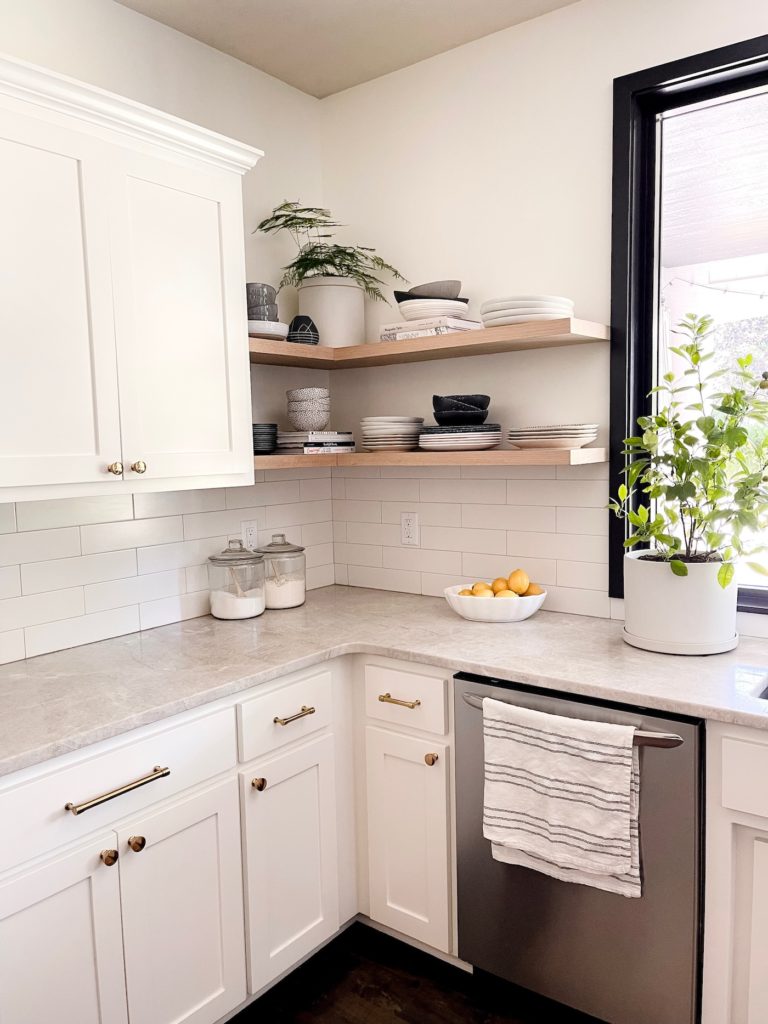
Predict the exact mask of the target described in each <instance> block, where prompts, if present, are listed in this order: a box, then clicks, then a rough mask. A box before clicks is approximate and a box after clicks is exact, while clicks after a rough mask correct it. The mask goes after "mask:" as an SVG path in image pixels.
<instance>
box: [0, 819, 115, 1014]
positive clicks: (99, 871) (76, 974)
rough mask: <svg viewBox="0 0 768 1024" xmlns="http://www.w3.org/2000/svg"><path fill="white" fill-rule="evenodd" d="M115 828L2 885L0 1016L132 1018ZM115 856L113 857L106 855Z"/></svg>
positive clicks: (0, 892) (0, 908)
mask: <svg viewBox="0 0 768 1024" xmlns="http://www.w3.org/2000/svg"><path fill="white" fill-rule="evenodd" d="M114 845H115V836H114V833H113V832H109V833H107V834H106V835H102V836H97V837H95V838H94V839H93V840H92V842H91V843H90V844H89V845H88V846H86V847H81V848H80V849H78V850H76V851H74V852H72V853H68V854H66V855H64V856H62V857H59V858H57V859H55V860H51V861H48V862H47V863H46V864H45V865H43V866H41V867H39V868H37V869H35V870H33V871H29V872H26V873H24V874H20V875H17V876H15V877H14V878H12V879H10V880H9V881H7V882H5V883H3V884H1V885H0V1021H2V1022H3V1024H43V1022H44V1021H57V1022H59V1024H127V1020H128V1015H127V1010H126V1005H125V975H124V971H123V942H122V934H121V930H120V875H119V870H118V865H117V863H116V862H115V863H112V864H110V865H109V866H108V865H107V864H105V863H104V861H103V860H102V859H101V857H100V854H101V851H102V850H109V851H113V849H114ZM108 859H111V858H108Z"/></svg>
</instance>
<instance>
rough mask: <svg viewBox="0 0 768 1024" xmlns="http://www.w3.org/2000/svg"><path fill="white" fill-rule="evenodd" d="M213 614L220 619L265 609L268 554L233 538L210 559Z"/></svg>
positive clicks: (255, 612) (245, 617) (239, 617)
mask: <svg viewBox="0 0 768 1024" xmlns="http://www.w3.org/2000/svg"><path fill="white" fill-rule="evenodd" d="M208 583H209V586H210V590H211V615H213V617H214V618H216V619H252V618H253V617H254V616H255V615H261V613H262V612H263V611H264V557H263V556H262V555H260V554H258V553H257V552H255V551H249V550H248V548H246V547H244V546H243V542H242V541H241V540H231V541H230V542H229V544H228V545H227V547H226V548H225V549H224V551H221V552H219V554H218V555H211V556H210V558H209V559H208Z"/></svg>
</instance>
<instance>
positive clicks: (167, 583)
mask: <svg viewBox="0 0 768 1024" xmlns="http://www.w3.org/2000/svg"><path fill="white" fill-rule="evenodd" d="M196 568H200V567H199V566H198V567H196ZM202 568H203V570H205V566H202ZM189 571H190V570H189V569H188V570H187V572H189ZM206 586H207V577H206ZM188 589H191V588H190V587H189V586H188V582H187V579H186V578H185V576H184V570H183V569H172V570H170V571H169V572H158V573H150V574H149V575H147V576H130V577H129V578H128V579H124V580H111V581H110V582H107V583H90V584H88V586H86V587H85V610H86V612H89V613H90V612H103V611H107V610H108V609H110V608H124V607H126V606H127V605H129V604H141V603H142V602H143V601H152V600H156V599H159V598H162V597H173V596H174V595H175V594H183V593H184V592H185V591H186V590H188ZM194 589H196V590H197V589H202V588H198V587H195V588H194Z"/></svg>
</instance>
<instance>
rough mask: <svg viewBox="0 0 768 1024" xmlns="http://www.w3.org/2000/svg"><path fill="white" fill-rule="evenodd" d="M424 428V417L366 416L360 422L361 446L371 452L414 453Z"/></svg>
mask: <svg viewBox="0 0 768 1024" xmlns="http://www.w3.org/2000/svg"><path fill="white" fill-rule="evenodd" d="M423 426H424V417H423V416H366V417H365V418H364V419H362V420H360V432H361V434H362V441H361V445H362V447H363V448H364V449H365V450H366V451H369V452H378V451H381V452H386V451H388V452H412V451H413V450H414V449H415V448H418V446H419V434H420V432H421V430H422V428H423Z"/></svg>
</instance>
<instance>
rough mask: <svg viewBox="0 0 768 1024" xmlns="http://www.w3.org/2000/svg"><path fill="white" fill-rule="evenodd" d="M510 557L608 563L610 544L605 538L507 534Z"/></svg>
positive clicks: (554, 534)
mask: <svg viewBox="0 0 768 1024" xmlns="http://www.w3.org/2000/svg"><path fill="white" fill-rule="evenodd" d="M507 552H508V554H510V555H533V556H534V557H535V558H557V559H560V558H566V559H571V560H572V561H575V562H607V561H608V543H607V541H606V540H605V538H604V537H590V536H579V535H577V534H569V533H518V532H515V531H513V532H510V533H508V534H507Z"/></svg>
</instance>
